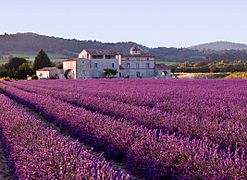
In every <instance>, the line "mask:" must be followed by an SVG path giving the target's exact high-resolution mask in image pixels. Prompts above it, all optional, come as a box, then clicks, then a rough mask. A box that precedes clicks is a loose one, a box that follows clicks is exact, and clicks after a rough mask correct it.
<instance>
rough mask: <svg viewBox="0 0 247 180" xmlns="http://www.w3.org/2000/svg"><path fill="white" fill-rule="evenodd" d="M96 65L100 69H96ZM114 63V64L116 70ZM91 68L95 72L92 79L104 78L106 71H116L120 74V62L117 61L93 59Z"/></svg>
mask: <svg viewBox="0 0 247 180" xmlns="http://www.w3.org/2000/svg"><path fill="white" fill-rule="evenodd" d="M95 63H97V64H98V67H95ZM112 63H114V68H113V67H112ZM91 67H92V71H93V74H92V77H94V78H99V77H101V76H102V74H103V71H104V69H116V70H117V71H118V72H119V61H118V60H117V59H91ZM116 77H118V75H116Z"/></svg>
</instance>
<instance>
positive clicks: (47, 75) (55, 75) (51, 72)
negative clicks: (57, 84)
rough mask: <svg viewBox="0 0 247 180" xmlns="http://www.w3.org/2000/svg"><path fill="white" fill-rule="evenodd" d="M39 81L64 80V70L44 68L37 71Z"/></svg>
mask: <svg viewBox="0 0 247 180" xmlns="http://www.w3.org/2000/svg"><path fill="white" fill-rule="evenodd" d="M36 75H37V76H38V78H39V79H62V77H63V70H62V69H58V68H57V67H43V68H41V69H38V70H37V71H36Z"/></svg>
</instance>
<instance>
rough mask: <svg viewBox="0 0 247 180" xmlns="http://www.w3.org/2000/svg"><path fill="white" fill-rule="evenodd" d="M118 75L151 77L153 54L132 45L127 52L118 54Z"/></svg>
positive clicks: (153, 61)
mask: <svg viewBox="0 0 247 180" xmlns="http://www.w3.org/2000/svg"><path fill="white" fill-rule="evenodd" d="M118 59H119V62H120V63H119V64H120V74H119V76H120V77H129V78H151V77H155V56H154V55H153V54H150V53H144V52H142V50H141V49H140V48H139V46H137V45H134V46H133V47H132V48H131V49H130V51H129V53H126V54H120V55H118Z"/></svg>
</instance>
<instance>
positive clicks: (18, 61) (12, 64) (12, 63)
mask: <svg viewBox="0 0 247 180" xmlns="http://www.w3.org/2000/svg"><path fill="white" fill-rule="evenodd" d="M23 63H27V60H26V59H24V58H18V57H13V58H11V59H10V60H9V61H8V63H7V64H6V65H5V67H6V69H9V70H14V71H16V70H17V69H18V67H19V66H20V65H22V64H23Z"/></svg>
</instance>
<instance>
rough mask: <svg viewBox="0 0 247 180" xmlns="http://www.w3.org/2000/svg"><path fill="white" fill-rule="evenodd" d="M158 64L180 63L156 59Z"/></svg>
mask: <svg viewBox="0 0 247 180" xmlns="http://www.w3.org/2000/svg"><path fill="white" fill-rule="evenodd" d="M156 63H157V64H166V65H168V66H169V65H173V64H178V62H168V61H156Z"/></svg>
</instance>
